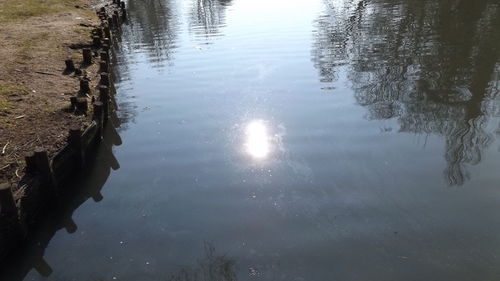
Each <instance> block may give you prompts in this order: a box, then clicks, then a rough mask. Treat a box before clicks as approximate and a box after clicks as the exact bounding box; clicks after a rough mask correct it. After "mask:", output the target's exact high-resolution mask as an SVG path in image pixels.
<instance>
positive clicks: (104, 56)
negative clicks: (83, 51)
mask: <svg viewBox="0 0 500 281" xmlns="http://www.w3.org/2000/svg"><path fill="white" fill-rule="evenodd" d="M99 54H100V56H101V60H103V61H105V62H107V63H108V65H109V54H108V53H107V52H100V53H99Z"/></svg>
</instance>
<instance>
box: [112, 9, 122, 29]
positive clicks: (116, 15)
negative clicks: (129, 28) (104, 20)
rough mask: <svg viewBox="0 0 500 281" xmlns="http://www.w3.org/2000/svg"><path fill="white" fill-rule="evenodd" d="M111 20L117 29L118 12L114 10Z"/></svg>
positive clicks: (118, 27)
mask: <svg viewBox="0 0 500 281" xmlns="http://www.w3.org/2000/svg"><path fill="white" fill-rule="evenodd" d="M112 20H113V25H114V26H115V29H117V30H118V29H120V21H119V18H118V14H117V12H116V11H115V12H114V14H113V17H112Z"/></svg>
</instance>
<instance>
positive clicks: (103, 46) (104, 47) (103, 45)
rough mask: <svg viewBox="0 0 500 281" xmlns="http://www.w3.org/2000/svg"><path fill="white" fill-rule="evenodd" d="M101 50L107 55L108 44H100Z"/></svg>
mask: <svg viewBox="0 0 500 281" xmlns="http://www.w3.org/2000/svg"><path fill="white" fill-rule="evenodd" d="M102 50H103V51H104V52H106V53H109V45H108V44H102Z"/></svg>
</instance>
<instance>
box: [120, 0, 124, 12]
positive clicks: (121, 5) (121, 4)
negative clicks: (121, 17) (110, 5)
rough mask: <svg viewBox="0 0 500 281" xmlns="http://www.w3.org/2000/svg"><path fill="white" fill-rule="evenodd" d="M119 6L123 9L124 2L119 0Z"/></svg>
mask: <svg viewBox="0 0 500 281" xmlns="http://www.w3.org/2000/svg"><path fill="white" fill-rule="evenodd" d="M120 8H122V10H124V9H125V2H123V1H120Z"/></svg>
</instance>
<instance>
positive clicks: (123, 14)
mask: <svg viewBox="0 0 500 281" xmlns="http://www.w3.org/2000/svg"><path fill="white" fill-rule="evenodd" d="M122 20H123V21H126V20H127V10H125V9H122Z"/></svg>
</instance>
